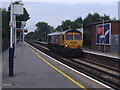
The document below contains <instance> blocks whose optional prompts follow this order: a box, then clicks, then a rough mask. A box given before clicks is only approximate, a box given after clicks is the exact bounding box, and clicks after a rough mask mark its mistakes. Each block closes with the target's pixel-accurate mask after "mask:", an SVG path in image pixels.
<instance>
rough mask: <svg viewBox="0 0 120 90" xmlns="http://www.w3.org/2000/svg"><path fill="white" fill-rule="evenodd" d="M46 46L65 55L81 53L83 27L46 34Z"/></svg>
mask: <svg viewBox="0 0 120 90" xmlns="http://www.w3.org/2000/svg"><path fill="white" fill-rule="evenodd" d="M47 47H48V48H49V49H50V50H52V51H55V52H58V53H63V54H65V55H73V54H74V55H81V54H82V47H83V29H82V28H81V29H76V30H73V29H69V30H66V31H63V32H53V33H50V34H48V44H47Z"/></svg>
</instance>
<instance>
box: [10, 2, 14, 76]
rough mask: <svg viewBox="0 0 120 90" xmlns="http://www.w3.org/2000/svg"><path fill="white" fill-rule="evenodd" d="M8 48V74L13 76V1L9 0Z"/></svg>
mask: <svg viewBox="0 0 120 90" xmlns="http://www.w3.org/2000/svg"><path fill="white" fill-rule="evenodd" d="M9 26H10V48H9V76H13V73H14V71H13V67H14V66H13V59H14V57H13V54H14V49H13V26H14V24H13V3H12V0H11V13H10V25H9Z"/></svg>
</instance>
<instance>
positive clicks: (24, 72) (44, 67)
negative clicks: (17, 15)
mask: <svg viewBox="0 0 120 90" xmlns="http://www.w3.org/2000/svg"><path fill="white" fill-rule="evenodd" d="M22 45H23V44H22V43H21V42H19V43H18V45H17V48H16V51H15V58H14V76H13V77H9V71H8V60H9V58H8V57H9V56H8V55H9V54H8V50H6V51H5V52H3V62H2V63H3V65H2V67H3V68H2V69H3V70H2V71H3V72H2V73H3V88H82V87H84V88H104V87H103V86H101V85H98V84H97V85H95V84H96V82H94V83H92V81H90V80H87V79H84V78H83V77H82V76H79V75H76V74H74V72H72V73H71V71H69V70H68V69H65V68H64V67H63V66H61V65H59V64H56V63H55V62H54V61H52V60H51V59H50V58H48V57H46V56H44V54H42V53H40V52H39V53H38V52H37V51H35V50H34V49H33V48H31V47H29V45H28V44H27V43H25V44H24V45H23V46H22ZM40 57H41V58H43V59H44V60H46V61H47V62H49V63H51V65H53V66H55V67H56V68H57V69H58V70H59V71H61V72H62V73H63V74H61V73H60V72H58V71H57V70H55V68H53V67H52V66H50V65H48V64H47V63H46V62H45V61H44V60H42V59H41V58H40ZM64 74H65V75H64ZM68 77H70V78H71V79H69V78H68ZM88 81H90V82H91V83H89V82H88ZM77 83H78V84H79V85H77ZM80 85H81V86H80Z"/></svg>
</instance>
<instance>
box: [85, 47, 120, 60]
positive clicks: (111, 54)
mask: <svg viewBox="0 0 120 90" xmlns="http://www.w3.org/2000/svg"><path fill="white" fill-rule="evenodd" d="M83 52H86V53H91V54H96V55H100V56H105V57H110V58H115V59H118V58H119V59H120V55H119V54H118V53H112V52H102V51H98V50H92V49H88V48H83Z"/></svg>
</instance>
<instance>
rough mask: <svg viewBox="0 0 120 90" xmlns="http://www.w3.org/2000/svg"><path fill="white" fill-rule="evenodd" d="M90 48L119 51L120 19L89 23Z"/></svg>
mask: <svg viewBox="0 0 120 90" xmlns="http://www.w3.org/2000/svg"><path fill="white" fill-rule="evenodd" d="M91 25H92V26H91V30H92V31H91V49H93V50H99V51H103V52H112V53H120V21H119V20H107V21H104V22H103V21H102V22H96V23H92V24H91Z"/></svg>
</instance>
